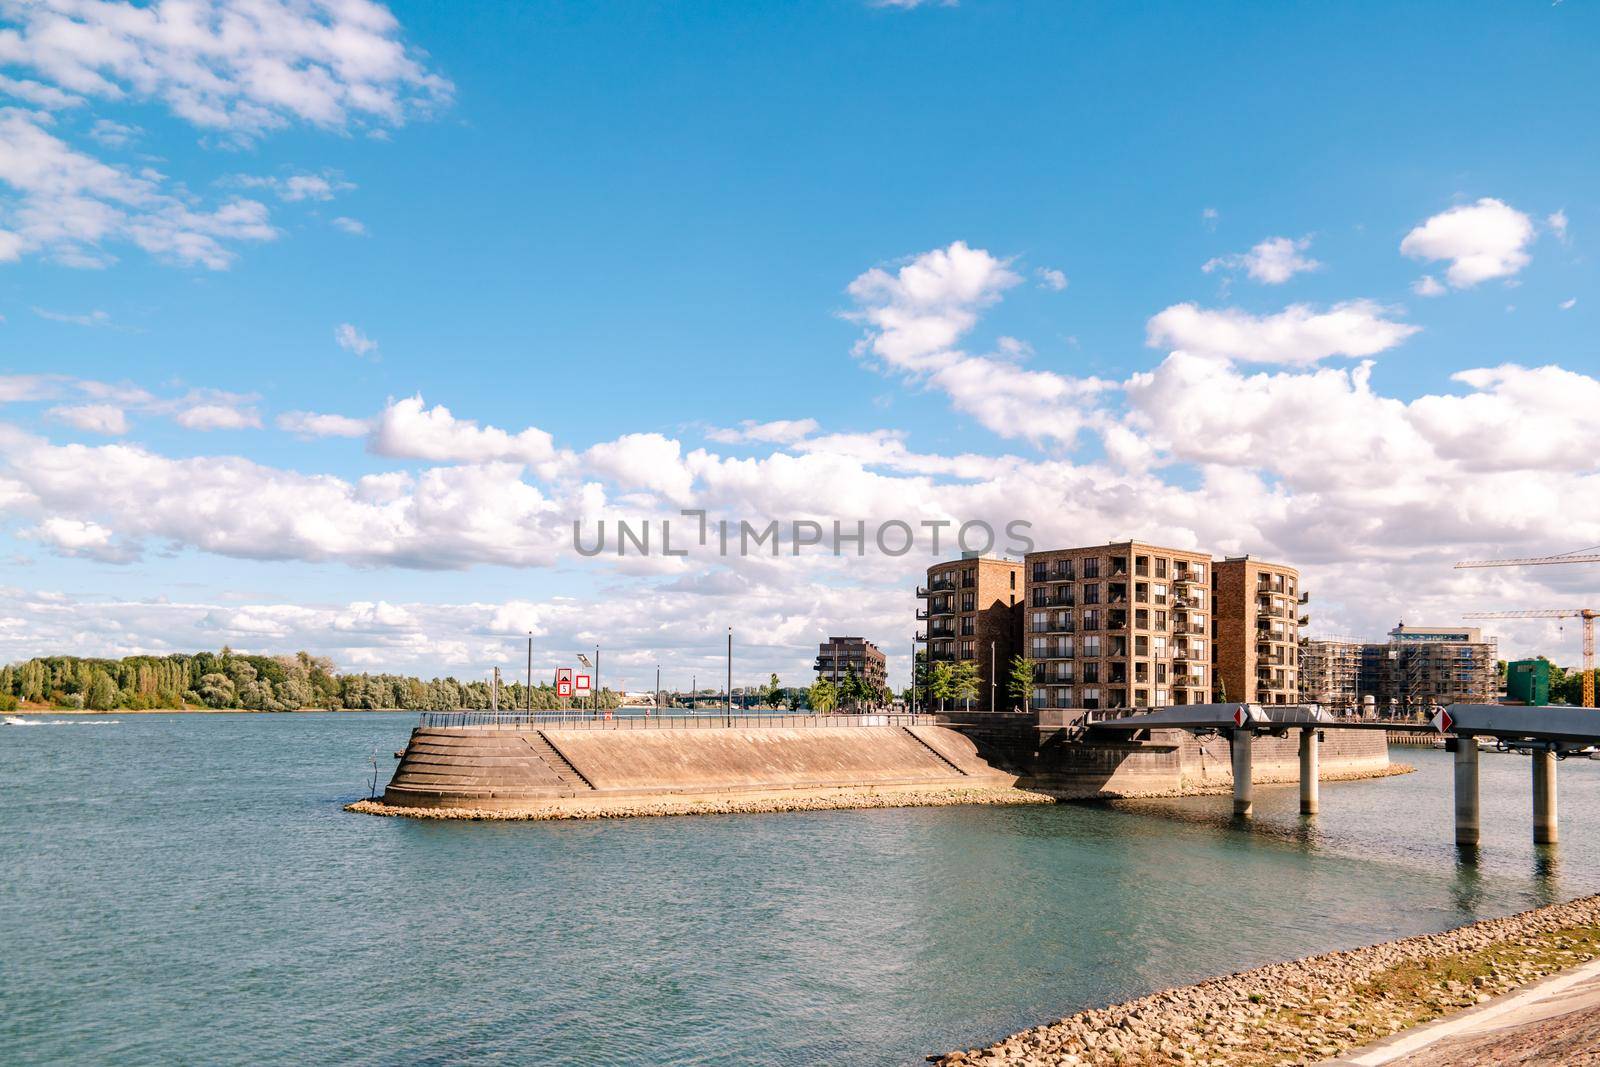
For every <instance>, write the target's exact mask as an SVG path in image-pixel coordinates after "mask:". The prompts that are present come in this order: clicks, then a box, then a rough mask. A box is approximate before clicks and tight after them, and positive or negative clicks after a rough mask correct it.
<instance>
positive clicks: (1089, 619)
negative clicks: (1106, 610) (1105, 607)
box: [1083, 608, 1100, 630]
mask: <svg viewBox="0 0 1600 1067" xmlns="http://www.w3.org/2000/svg"><path fill="white" fill-rule="evenodd" d="M1083 628H1084V629H1085V630H1098V629H1100V612H1099V611H1097V610H1095V609H1094V608H1090V609H1089V610H1088V611H1086V612H1084V613H1083Z"/></svg>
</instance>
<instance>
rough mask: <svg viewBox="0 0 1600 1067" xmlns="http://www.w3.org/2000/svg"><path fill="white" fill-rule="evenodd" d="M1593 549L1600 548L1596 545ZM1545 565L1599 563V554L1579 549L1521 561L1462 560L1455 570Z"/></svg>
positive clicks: (1589, 549)
mask: <svg viewBox="0 0 1600 1067" xmlns="http://www.w3.org/2000/svg"><path fill="white" fill-rule="evenodd" d="M1595 548H1600V545H1596V546H1595ZM1547 563H1600V552H1596V551H1595V550H1594V549H1592V548H1585V549H1581V550H1579V551H1577V552H1564V553H1562V554H1561V555H1559V556H1525V557H1523V558H1522V559H1464V560H1462V561H1461V562H1460V563H1457V564H1456V570H1458V571H1464V570H1468V569H1469V568H1472V567H1538V566H1543V565H1545V564H1547Z"/></svg>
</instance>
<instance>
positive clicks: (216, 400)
mask: <svg viewBox="0 0 1600 1067" xmlns="http://www.w3.org/2000/svg"><path fill="white" fill-rule="evenodd" d="M254 400H255V397H253V396H245V395H241V394H237V393H225V392H222V391H221V390H216V389H203V390H196V391H194V392H191V393H190V394H189V395H188V396H186V397H184V398H182V399H181V400H178V401H175V402H172V403H171V404H167V405H162V406H163V407H166V408H169V409H170V410H171V411H172V421H173V422H175V423H177V424H178V425H179V426H182V427H183V428H184V429H186V430H257V429H260V428H261V415H260V414H259V413H258V412H257V411H256V409H255V408H254V407H251V406H250V405H251V402H252V401H254Z"/></svg>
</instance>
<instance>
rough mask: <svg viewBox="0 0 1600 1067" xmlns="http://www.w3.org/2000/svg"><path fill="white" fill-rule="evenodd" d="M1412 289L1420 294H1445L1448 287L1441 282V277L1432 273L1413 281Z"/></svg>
mask: <svg viewBox="0 0 1600 1067" xmlns="http://www.w3.org/2000/svg"><path fill="white" fill-rule="evenodd" d="M1411 291H1412V292H1413V293H1416V294H1417V295H1418V296H1443V295H1444V294H1445V293H1446V292H1448V290H1447V289H1445V287H1444V286H1442V285H1440V284H1439V279H1437V278H1435V277H1434V276H1433V275H1431V274H1424V275H1423V276H1422V277H1420V278H1418V279H1417V280H1416V281H1414V282H1412V283H1411Z"/></svg>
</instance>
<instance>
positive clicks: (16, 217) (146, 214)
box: [0, 108, 277, 270]
mask: <svg viewBox="0 0 1600 1067" xmlns="http://www.w3.org/2000/svg"><path fill="white" fill-rule="evenodd" d="M49 125H50V119H49V117H48V116H47V115H43V114H40V113H38V112H29V111H25V110H21V109H18V108H0V183H3V184H4V185H6V186H9V187H10V189H11V190H12V191H13V193H14V194H15V196H14V199H13V202H12V205H11V210H10V212H9V213H8V218H7V226H8V227H9V228H8V229H0V261H4V260H16V259H18V258H20V257H21V256H22V255H24V254H26V253H30V252H43V253H45V254H47V255H48V256H50V258H52V259H54V260H55V261H56V262H58V263H61V264H63V265H66V266H71V267H103V266H106V265H108V264H110V263H111V262H113V261H114V259H115V257H114V256H113V255H112V253H111V252H110V251H109V250H108V248H107V246H108V245H112V244H116V243H131V244H133V245H135V246H137V247H139V248H141V249H143V250H144V251H146V252H148V253H150V254H152V255H155V256H157V257H159V258H162V259H166V260H170V261H172V262H175V263H178V264H182V265H193V266H202V267H207V268H210V269H212V270H223V269H225V268H226V267H227V266H228V265H229V264H230V263H231V262H232V261H233V258H234V253H233V251H231V250H230V249H229V248H228V247H227V243H231V242H239V241H269V240H272V239H273V238H275V237H276V236H277V230H276V229H274V228H273V226H272V225H271V224H270V222H269V221H268V216H267V209H266V207H265V206H264V205H262V204H260V203H259V202H257V201H254V200H246V199H232V200H228V201H226V202H224V203H223V204H221V205H220V206H217V207H215V208H211V209H207V208H204V207H202V206H200V205H198V204H196V203H195V202H193V200H192V199H190V198H186V197H183V196H180V195H179V194H178V193H176V192H173V191H170V190H169V189H168V188H167V187H166V183H165V181H164V179H162V177H161V176H160V175H159V174H155V173H154V172H152V171H148V170H146V171H140V172H137V173H136V172H134V171H131V170H129V169H127V168H124V167H120V166H113V165H111V164H107V163H103V162H101V161H100V160H97V159H95V158H93V157H92V156H88V155H85V154H84V153H82V152H79V151H77V150H76V149H74V148H72V147H70V146H69V145H67V143H66V142H64V141H62V140H61V139H60V138H58V137H56V136H55V135H54V134H53V133H51V132H50V131H49V130H48V129H47V127H48V126H49Z"/></svg>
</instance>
